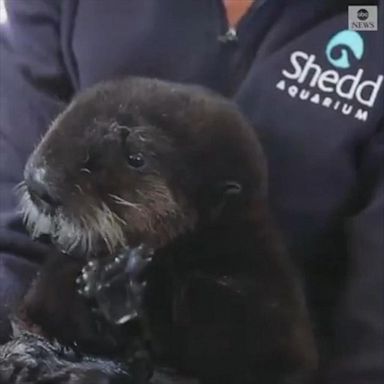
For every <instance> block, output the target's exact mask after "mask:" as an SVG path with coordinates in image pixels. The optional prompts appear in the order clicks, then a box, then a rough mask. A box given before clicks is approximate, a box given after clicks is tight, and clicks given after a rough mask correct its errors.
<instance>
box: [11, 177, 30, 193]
mask: <svg viewBox="0 0 384 384" xmlns="http://www.w3.org/2000/svg"><path fill="white" fill-rule="evenodd" d="M13 190H14V192H15V193H17V194H19V193H24V192H25V191H26V190H27V184H26V183H25V181H24V180H22V181H20V183H17V184H16V185H15V186H14V187H13Z"/></svg>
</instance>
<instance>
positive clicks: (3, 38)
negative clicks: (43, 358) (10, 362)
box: [0, 0, 72, 342]
mask: <svg viewBox="0 0 384 384" xmlns="http://www.w3.org/2000/svg"><path fill="white" fill-rule="evenodd" d="M61 4H62V2H61V1H59V0H49V1H45V0H33V1H29V0H17V1H13V0H11V1H8V2H6V9H7V14H8V20H7V23H5V24H3V25H1V30H0V33H1V34H0V77H1V78H0V342H1V341H3V340H4V338H5V337H7V334H8V333H9V322H8V320H7V315H8V313H9V311H10V310H11V308H12V306H13V305H14V303H15V302H16V301H17V300H18V298H19V297H20V295H21V294H22V293H23V291H24V289H25V287H26V285H27V284H28V282H29V281H30V278H31V276H32V275H33V273H34V269H35V268H34V266H35V264H36V263H37V262H40V261H41V259H42V257H43V254H44V247H42V246H41V245H40V244H39V243H37V242H32V240H31V239H30V237H29V236H28V235H27V234H26V233H25V230H24V228H23V225H22V222H21V218H20V217H19V215H18V214H17V203H18V201H17V197H16V194H15V192H14V188H15V186H16V185H17V184H18V183H19V182H20V181H21V180H22V178H23V169H24V164H25V162H26V159H27V158H28V156H29V154H30V153H31V152H32V150H33V148H34V146H35V145H36V143H37V142H38V141H39V139H40V138H41V136H42V135H43V134H44V132H45V131H46V130H47V129H48V127H49V124H50V123H51V121H52V119H53V118H54V117H55V116H56V115H57V113H58V112H59V111H60V109H61V107H62V105H63V103H65V102H66V101H67V100H68V99H69V97H70V96H71V93H72V88H71V83H70V81H69V78H68V76H67V74H66V71H65V66H64V64H63V58H62V55H61V48H60V7H61Z"/></svg>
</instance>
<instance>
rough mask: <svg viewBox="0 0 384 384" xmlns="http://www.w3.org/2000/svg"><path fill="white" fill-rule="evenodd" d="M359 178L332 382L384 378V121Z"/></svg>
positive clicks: (368, 383)
mask: <svg viewBox="0 0 384 384" xmlns="http://www.w3.org/2000/svg"><path fill="white" fill-rule="evenodd" d="M358 177H359V192H360V193H359V200H360V201H361V202H363V204H361V205H360V207H359V209H358V210H357V212H356V214H355V215H354V216H352V217H351V218H350V220H348V222H347V223H346V234H347V238H348V239H349V240H348V241H349V242H348V246H349V256H350V257H349V265H348V270H347V271H346V272H347V281H346V286H345V292H343V295H342V297H341V300H340V304H339V307H338V311H337V313H336V330H335V335H336V340H335V352H336V357H334V358H333V363H332V366H331V368H330V370H329V377H328V379H327V380H326V382H327V384H328V383H329V384H379V383H384V122H382V124H381V126H380V128H379V131H378V132H377V133H376V135H375V136H374V137H373V138H372V139H371V141H370V142H369V143H368V144H367V145H366V148H365V150H364V151H363V153H362V157H361V163H360V167H359V175H358Z"/></svg>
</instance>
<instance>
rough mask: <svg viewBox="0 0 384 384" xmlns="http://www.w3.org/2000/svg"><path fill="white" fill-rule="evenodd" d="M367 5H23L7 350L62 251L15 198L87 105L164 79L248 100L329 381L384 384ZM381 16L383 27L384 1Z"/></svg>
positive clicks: (4, 315)
mask: <svg viewBox="0 0 384 384" xmlns="http://www.w3.org/2000/svg"><path fill="white" fill-rule="evenodd" d="M354 3H356V4H354ZM359 3H360V2H353V1H347V0H345V1H338V2H332V1H324V2H321V3H320V2H316V1H314V0H311V1H308V0H298V1H295V2H288V1H284V0H266V1H262V0H256V1H248V0H244V1H243V0H232V1H229V0H217V1H216V0H215V1H213V0H201V1H195V0H185V1H182V2H181V1H176V0H164V1H162V2H161V4H160V2H159V1H158V0H146V1H139V0H132V1H122V0H114V1H109V2H107V1H96V0H66V1H58V0H51V1H45V0H34V1H26V0H8V2H7V3H6V9H7V15H8V21H7V23H6V24H4V25H2V27H1V28H2V30H1V52H0V54H1V56H0V60H1V67H0V71H1V84H0V87H1V92H0V98H1V117H0V126H1V134H2V137H1V140H2V141H1V144H2V147H1V158H0V159H1V161H0V169H1V179H0V182H1V195H0V197H1V200H0V208H1V233H0V252H1V256H0V278H1V280H0V340H1V342H4V341H6V340H7V339H8V338H9V335H10V325H9V321H8V314H9V313H10V311H11V309H12V308H13V307H14V306H15V305H16V304H17V303H18V302H19V301H20V298H21V296H22V295H23V294H24V292H25V289H26V287H27V286H28V284H29V282H30V280H31V278H32V277H33V275H34V271H35V267H36V266H37V265H39V264H40V263H41V262H42V260H43V259H44V257H45V252H46V248H45V246H44V244H42V243H38V242H32V241H31V240H30V237H29V236H28V235H27V234H26V233H25V230H24V227H23V225H22V223H21V219H20V217H19V215H18V214H17V208H16V204H17V199H16V197H15V196H14V193H13V189H14V187H15V186H16V185H17V184H18V183H19V182H20V181H21V180H22V178H23V169H24V166H25V163H26V160H27V158H28V157H29V155H30V154H31V152H32V151H33V148H34V146H35V145H36V144H37V143H38V141H39V139H40V137H41V135H42V134H44V133H45V132H46V131H47V129H48V127H49V125H50V123H51V121H52V120H53V119H54V118H55V117H56V116H57V115H58V114H59V113H60V112H61V111H62V109H63V107H64V106H65V105H67V104H68V103H69V101H70V100H71V99H72V97H73V96H74V95H75V94H76V93H77V92H79V91H82V90H84V89H86V88H88V87H90V86H92V85H94V84H96V83H98V82H100V81H105V80H109V79H119V78H121V77H123V76H128V75H135V76H144V77H152V78H153V77H154V78H159V79H163V80H171V81H174V82H179V83H186V84H198V85H203V86H205V87H207V88H210V89H212V90H213V91H216V92H217V93H220V94H221V95H223V96H225V97H227V98H230V99H232V100H233V101H234V102H235V103H236V104H237V105H238V106H239V108H240V110H241V111H242V112H243V114H244V115H245V116H246V117H247V119H248V120H249V122H250V123H251V124H252V126H254V128H255V129H256V130H257V132H258V135H259V137H260V140H261V142H262V145H263V148H264V151H265V153H266V158H267V161H268V168H269V201H270V205H271V208H272V211H273V214H274V217H275V218H276V221H277V223H278V226H279V228H280V229H281V231H282V233H283V235H284V239H285V242H286V244H287V246H288V248H289V251H290V254H291V255H292V257H293V258H294V260H295V261H296V264H297V266H298V268H299V270H300V272H301V274H302V276H303V279H304V281H305V289H306V296H307V300H308V303H309V309H310V314H311V319H312V322H313V324H314V327H315V333H316V336H317V343H318V346H319V353H320V369H319V373H318V382H319V383H321V384H376V383H379V382H380V383H381V382H382V381H383V380H384V367H383V361H384V341H383V335H384V322H383V319H384V307H383V305H382V302H383V295H384V276H383V270H384V257H383V254H384V239H383V238H384V236H383V233H384V194H383V182H384V175H383V165H382V164H383V162H384V148H383V140H384V136H383V135H384V132H383V129H384V114H383V112H384V111H383V105H384V103H383V93H384V91H383V89H384V73H383V69H384V48H383V47H384V44H383V27H384V26H383V24H382V23H379V24H378V30H377V31H355V30H353V29H349V28H348V5H360V4H359ZM379 3H380V4H379ZM369 5H370V6H373V7H375V6H377V8H373V9H377V11H378V13H379V14H380V15H383V4H382V3H381V2H379V1H372V2H369ZM367 9H369V11H371V8H370V7H368V8H367ZM379 21H380V18H379ZM201 134H204V133H203V132H202V133H201ZM223 156H225V153H223ZM136 160H137V159H136ZM137 161H139V160H137Z"/></svg>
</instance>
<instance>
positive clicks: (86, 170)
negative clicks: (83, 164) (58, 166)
mask: <svg viewBox="0 0 384 384" xmlns="http://www.w3.org/2000/svg"><path fill="white" fill-rule="evenodd" d="M80 172H85V173H89V174H91V173H92V172H91V171H90V170H89V169H88V168H81V169H80Z"/></svg>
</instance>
